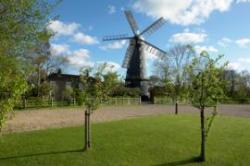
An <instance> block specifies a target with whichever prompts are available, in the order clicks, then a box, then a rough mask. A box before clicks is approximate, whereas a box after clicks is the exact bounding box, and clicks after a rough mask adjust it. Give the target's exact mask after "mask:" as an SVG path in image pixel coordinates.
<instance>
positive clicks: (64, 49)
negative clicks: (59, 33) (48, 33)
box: [50, 44, 70, 56]
mask: <svg viewBox="0 0 250 166" xmlns="http://www.w3.org/2000/svg"><path fill="white" fill-rule="evenodd" d="M50 51H51V54H52V55H54V56H60V55H63V56H64V55H68V54H70V49H69V45H67V44H51V47H50Z"/></svg>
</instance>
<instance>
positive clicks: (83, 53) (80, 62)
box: [68, 49, 93, 68]
mask: <svg viewBox="0 0 250 166" xmlns="http://www.w3.org/2000/svg"><path fill="white" fill-rule="evenodd" d="M89 58H90V52H89V50H87V49H79V50H76V51H74V52H72V54H71V55H69V56H68V60H69V63H70V64H71V65H73V66H74V67H76V68H79V67H86V66H93V62H91V61H90V60H89Z"/></svg>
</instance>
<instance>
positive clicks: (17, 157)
mask: <svg viewBox="0 0 250 166" xmlns="http://www.w3.org/2000/svg"><path fill="white" fill-rule="evenodd" d="M83 152H85V150H84V149H76V150H65V151H54V152H43V153H35V154H25V155H17V156H9V157H0V161H1V160H11V159H20V158H28V157H37V156H46V155H56V154H66V153H83Z"/></svg>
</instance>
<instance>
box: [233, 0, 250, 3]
mask: <svg viewBox="0 0 250 166" xmlns="http://www.w3.org/2000/svg"><path fill="white" fill-rule="evenodd" d="M236 2H237V3H245V2H250V0H237V1H236Z"/></svg>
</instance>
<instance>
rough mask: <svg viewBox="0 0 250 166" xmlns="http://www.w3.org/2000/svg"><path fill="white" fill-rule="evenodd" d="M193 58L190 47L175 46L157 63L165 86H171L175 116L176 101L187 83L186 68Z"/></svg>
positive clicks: (176, 112) (192, 51)
mask: <svg viewBox="0 0 250 166" xmlns="http://www.w3.org/2000/svg"><path fill="white" fill-rule="evenodd" d="M194 56H195V51H194V49H193V48H192V46H190V45H176V46H174V47H173V48H171V49H170V50H169V51H168V52H167V54H166V55H165V57H163V58H162V59H161V60H160V62H158V65H157V68H159V70H160V73H161V76H162V78H163V81H164V83H165V85H166V86H169V85H170V84H172V85H173V86H174V88H173V92H172V93H173V96H174V100H175V114H178V101H179V100H180V98H181V97H182V95H183V94H184V92H185V91H184V89H185V87H186V83H187V71H186V70H185V69H186V66H187V65H189V64H190V62H191V60H192V58H193V57H194Z"/></svg>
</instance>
